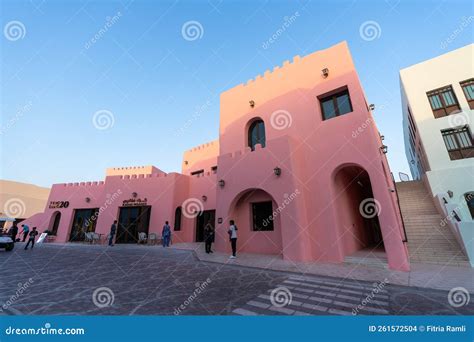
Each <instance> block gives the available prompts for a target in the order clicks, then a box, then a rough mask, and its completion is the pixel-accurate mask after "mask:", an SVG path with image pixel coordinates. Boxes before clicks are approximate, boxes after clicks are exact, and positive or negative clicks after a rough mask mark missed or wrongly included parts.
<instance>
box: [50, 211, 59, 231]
mask: <svg viewBox="0 0 474 342" xmlns="http://www.w3.org/2000/svg"><path fill="white" fill-rule="evenodd" d="M60 221H61V213H60V212H59V211H55V212H54V213H53V215H52V216H51V222H50V225H49V229H48V230H49V231H50V232H51V235H55V236H56V235H58V229H59V222H60Z"/></svg>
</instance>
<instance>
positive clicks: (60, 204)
mask: <svg viewBox="0 0 474 342" xmlns="http://www.w3.org/2000/svg"><path fill="white" fill-rule="evenodd" d="M67 207H69V201H49V209H61V208H67Z"/></svg>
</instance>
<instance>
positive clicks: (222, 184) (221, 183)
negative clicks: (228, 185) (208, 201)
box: [219, 179, 225, 188]
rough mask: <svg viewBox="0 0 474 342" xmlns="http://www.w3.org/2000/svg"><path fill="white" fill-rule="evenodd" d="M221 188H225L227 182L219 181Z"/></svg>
mask: <svg viewBox="0 0 474 342" xmlns="http://www.w3.org/2000/svg"><path fill="white" fill-rule="evenodd" d="M219 186H220V187H221V188H223V187H224V186H225V180H223V179H220V180H219Z"/></svg>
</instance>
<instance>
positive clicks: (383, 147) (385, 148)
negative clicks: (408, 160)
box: [380, 145, 388, 154]
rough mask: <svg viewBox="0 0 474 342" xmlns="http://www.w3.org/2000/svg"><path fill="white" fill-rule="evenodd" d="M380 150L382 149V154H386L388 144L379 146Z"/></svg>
mask: <svg viewBox="0 0 474 342" xmlns="http://www.w3.org/2000/svg"><path fill="white" fill-rule="evenodd" d="M380 150H382V152H383V153H384V154H387V151H388V146H387V145H382V147H380Z"/></svg>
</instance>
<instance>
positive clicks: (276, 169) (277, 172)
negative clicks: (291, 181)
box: [273, 166, 281, 177]
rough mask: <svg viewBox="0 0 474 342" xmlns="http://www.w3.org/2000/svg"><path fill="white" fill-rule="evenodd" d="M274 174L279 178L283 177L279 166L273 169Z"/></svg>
mask: <svg viewBox="0 0 474 342" xmlns="http://www.w3.org/2000/svg"><path fill="white" fill-rule="evenodd" d="M273 173H274V174H275V176H278V177H279V176H280V175H281V169H280V168H279V167H278V166H277V167H275V168H274V169H273Z"/></svg>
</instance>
